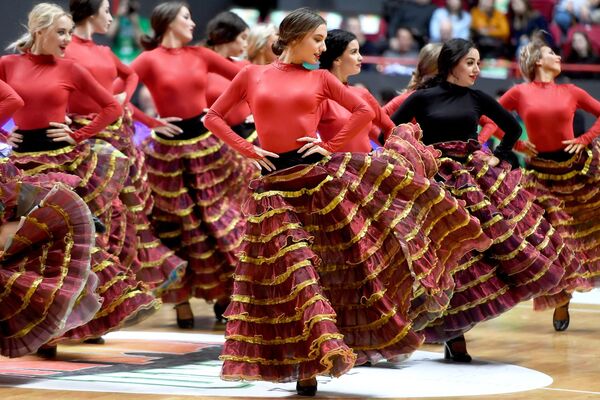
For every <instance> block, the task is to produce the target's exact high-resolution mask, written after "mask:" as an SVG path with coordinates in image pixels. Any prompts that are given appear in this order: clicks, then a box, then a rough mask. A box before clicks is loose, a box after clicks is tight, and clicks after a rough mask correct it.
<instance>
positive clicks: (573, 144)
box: [562, 139, 585, 154]
mask: <svg viewBox="0 0 600 400" xmlns="http://www.w3.org/2000/svg"><path fill="white" fill-rule="evenodd" d="M562 143H563V144H566V145H567V147H565V151H566V152H567V153H570V154H579V152H581V150H583V149H585V144H581V143H578V141H577V139H571V140H563V141H562Z"/></svg>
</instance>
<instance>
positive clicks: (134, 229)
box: [65, 0, 186, 292]
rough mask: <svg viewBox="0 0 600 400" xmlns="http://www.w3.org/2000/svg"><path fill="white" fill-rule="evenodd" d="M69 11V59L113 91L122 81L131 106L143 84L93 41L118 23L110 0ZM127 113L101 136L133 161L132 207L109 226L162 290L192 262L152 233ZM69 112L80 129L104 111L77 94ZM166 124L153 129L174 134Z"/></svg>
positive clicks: (140, 157) (126, 196) (139, 271)
mask: <svg viewBox="0 0 600 400" xmlns="http://www.w3.org/2000/svg"><path fill="white" fill-rule="evenodd" d="M69 8H70V11H71V15H72V16H73V20H74V23H75V30H74V32H73V37H72V38H73V40H72V42H71V43H70V44H69V46H68V47H67V49H66V50H65V58H68V59H72V60H75V61H77V63H78V64H79V65H82V66H83V67H85V68H86V69H87V70H88V71H89V72H90V73H91V74H92V76H93V77H94V78H95V79H96V81H97V82H98V83H99V84H100V85H102V87H103V88H104V89H105V90H106V91H108V92H112V91H113V86H114V85H115V82H116V80H117V79H120V80H122V82H123V86H124V91H123V92H121V93H118V94H116V95H115V98H117V99H118V100H119V101H120V103H121V104H123V105H127V104H128V103H129V100H130V99H131V96H132V95H133V92H134V91H135V88H136V86H137V83H138V76H137V75H136V74H135V72H133V70H131V68H129V67H127V66H126V65H124V64H123V63H122V62H121V61H119V59H118V58H117V56H115V54H114V53H113V52H112V51H111V50H110V48H109V47H107V46H99V45H97V44H96V43H94V41H93V40H92V35H93V34H101V35H104V34H106V33H107V31H108V28H109V26H110V24H111V22H112V16H111V14H110V4H109V2H108V0H91V1H89V0H71V1H70V2H69ZM124 111H125V112H124V114H123V116H122V117H120V118H119V119H117V120H115V121H113V123H112V124H110V125H109V126H108V127H107V128H105V129H104V130H102V131H100V132H99V133H98V134H97V135H96V136H95V138H98V139H102V140H106V141H107V142H109V143H110V144H112V145H113V146H114V147H115V148H117V149H118V150H119V151H121V152H122V153H123V154H125V155H126V156H127V157H128V158H129V160H130V162H131V163H130V167H129V174H128V177H127V181H126V182H125V187H124V188H123V190H122V191H121V193H120V196H119V197H120V199H121V201H122V202H123V204H124V205H125V206H126V207H127V209H126V210H123V212H122V213H120V215H119V216H118V217H119V218H113V220H111V226H110V227H109V228H112V230H113V231H117V233H116V234H115V235H114V236H116V237H118V238H119V243H122V245H121V246H119V249H118V250H119V258H120V259H121V261H122V262H124V263H125V264H126V265H129V266H130V268H131V269H132V270H134V271H136V276H137V278H138V279H139V280H140V281H142V282H145V283H146V284H148V285H149V286H150V287H151V288H159V292H160V291H161V290H164V289H165V286H166V285H168V283H169V282H171V281H173V280H176V278H177V277H178V276H181V275H183V274H184V269H185V265H186V263H185V261H183V260H182V259H181V258H179V257H177V256H176V255H175V254H174V253H173V251H172V250H170V249H168V248H167V247H166V246H164V245H163V244H162V243H161V242H160V240H158V239H157V238H156V237H155V236H154V234H152V232H151V230H150V222H149V220H148V216H147V215H148V214H150V212H151V211H152V199H151V192H150V188H149V186H148V183H147V180H148V176H147V171H146V167H145V164H144V153H143V152H142V151H140V150H138V148H137V147H136V146H135V145H134V143H133V140H132V139H133V133H134V130H135V128H134V127H133V121H132V119H131V117H130V112H129V110H128V108H125V110H124ZM69 112H70V113H71V119H72V120H73V121H74V124H73V127H74V128H75V129H76V128H78V127H82V126H86V125H88V124H89V123H90V121H91V119H90V117H93V115H95V114H97V113H98V112H100V106H99V105H98V104H97V103H96V102H94V100H93V99H92V98H90V97H89V96H88V95H87V93H86V92H74V93H73V95H72V96H71V97H70V99H69ZM161 123H163V122H162V121H156V123H155V124H153V126H155V129H157V130H160V129H161V128H162V129H164V130H166V131H169V130H170V128H171V127H170V126H168V125H167V126H164V125H163V126H161V127H160V128H159V127H157V126H156V125H160V124H161ZM173 128H174V127H173ZM119 231H121V232H120V234H119ZM132 264H133V265H132Z"/></svg>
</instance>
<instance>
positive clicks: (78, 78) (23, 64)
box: [0, 53, 123, 142]
mask: <svg viewBox="0 0 600 400" xmlns="http://www.w3.org/2000/svg"><path fill="white" fill-rule="evenodd" d="M0 79H2V80H3V81H5V82H6V83H8V84H9V85H10V86H12V88H13V89H14V90H15V91H16V92H17V94H18V95H19V96H21V98H22V99H23V101H24V102H25V106H24V107H23V108H21V109H20V110H18V111H17V112H16V113H15V115H14V119H15V124H16V125H17V126H18V127H19V128H20V129H22V130H31V129H42V128H47V127H48V126H49V125H50V122H64V120H65V116H66V114H67V107H68V104H69V99H70V97H71V95H72V94H73V92H76V91H80V92H85V93H87V95H88V96H89V97H90V98H91V99H93V100H94V101H95V102H96V103H98V105H99V106H100V111H99V112H98V113H97V114H96V116H95V117H94V118H93V119H92V122H91V123H90V124H89V125H87V126H85V127H83V128H81V129H78V130H76V131H75V132H73V134H72V135H71V137H72V138H73V139H75V141H77V142H81V141H82V140H85V139H87V138H89V137H92V136H94V135H95V134H96V133H98V132H100V131H101V130H102V129H104V128H105V127H106V126H107V125H109V124H110V123H112V122H113V121H115V120H116V119H117V118H119V116H120V115H121V113H122V112H123V110H122V108H121V106H120V105H119V103H118V102H117V101H116V100H115V99H114V98H113V96H112V94H111V93H109V92H107V91H106V90H105V89H104V88H103V87H102V86H101V85H100V84H99V83H98V82H97V81H96V80H95V79H94V77H93V76H92V75H91V74H90V73H89V72H88V71H87V70H86V69H85V68H84V67H82V66H80V65H78V64H77V63H76V62H74V61H73V60H66V59H63V58H56V57H54V56H51V55H34V54H31V53H26V54H20V55H16V54H13V55H8V56H4V57H1V58H0Z"/></svg>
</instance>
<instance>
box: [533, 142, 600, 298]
mask: <svg viewBox="0 0 600 400" xmlns="http://www.w3.org/2000/svg"><path fill="white" fill-rule="evenodd" d="M560 153H561V154H554V155H556V156H558V157H552V155H549V156H548V158H544V157H545V155H544V154H541V155H540V156H538V157H536V158H533V159H531V160H530V161H529V162H528V164H527V171H526V174H525V187H526V188H527V190H529V191H531V192H532V193H534V194H535V195H536V202H537V203H538V204H539V205H541V206H542V207H543V208H544V209H545V210H546V213H547V214H548V216H549V219H550V220H552V223H553V224H554V226H556V227H557V229H558V230H559V232H560V233H561V235H562V236H563V238H564V240H565V242H566V243H567V244H568V245H569V246H570V247H571V248H572V249H573V250H574V251H575V253H576V258H577V263H578V266H579V268H578V269H577V270H575V271H571V273H570V274H569V280H570V284H569V285H568V286H567V287H566V288H565V290H564V291H563V292H561V293H558V294H556V295H554V296H544V297H542V298H539V299H536V301H535V307H536V309H544V308H553V307H556V306H559V305H561V304H564V303H566V302H567V301H568V300H569V299H570V293H572V292H573V291H575V290H589V289H591V288H592V287H598V286H600V168H599V166H600V142H598V141H597V140H596V141H594V142H593V143H592V144H591V145H590V146H588V147H587V148H586V149H584V150H583V151H582V152H581V153H580V154H577V155H573V156H569V155H568V154H567V153H564V152H560ZM561 156H562V157H561ZM554 158H557V160H554Z"/></svg>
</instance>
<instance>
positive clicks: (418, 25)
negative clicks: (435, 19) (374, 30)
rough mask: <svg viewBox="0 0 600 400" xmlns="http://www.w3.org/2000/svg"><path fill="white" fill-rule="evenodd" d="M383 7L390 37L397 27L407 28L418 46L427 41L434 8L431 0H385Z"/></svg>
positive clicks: (393, 34)
mask: <svg viewBox="0 0 600 400" xmlns="http://www.w3.org/2000/svg"><path fill="white" fill-rule="evenodd" d="M383 7H384V18H386V21H387V22H388V36H389V37H390V38H392V37H394V36H395V34H396V32H397V31H398V28H407V29H409V30H410V32H411V33H412V34H413V37H414V39H415V40H416V41H417V42H418V43H419V47H421V46H423V45H424V44H425V43H427V42H428V41H429V21H431V15H432V14H433V12H434V11H435V9H436V6H435V5H433V4H431V0H385V1H384V4H383Z"/></svg>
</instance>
